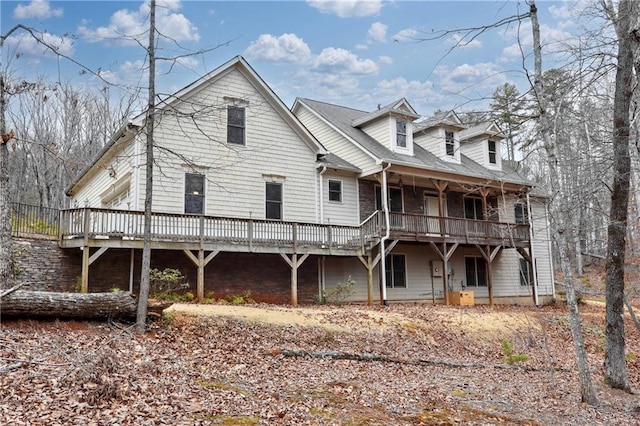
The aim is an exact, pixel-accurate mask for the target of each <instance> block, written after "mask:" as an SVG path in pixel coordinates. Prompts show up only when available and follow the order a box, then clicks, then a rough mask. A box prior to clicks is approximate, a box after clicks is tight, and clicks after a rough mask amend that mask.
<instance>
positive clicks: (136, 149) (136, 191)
mask: <svg viewBox="0 0 640 426" xmlns="http://www.w3.org/2000/svg"><path fill="white" fill-rule="evenodd" d="M133 153H134V155H133V156H134V157H135V160H134V175H133V209H132V210H134V211H138V210H140V200H139V197H140V144H139V139H138V135H136V136H134V138H133Z"/></svg>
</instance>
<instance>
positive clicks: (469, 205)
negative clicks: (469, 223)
mask: <svg viewBox="0 0 640 426" xmlns="http://www.w3.org/2000/svg"><path fill="white" fill-rule="evenodd" d="M483 217H484V215H483V214H482V200H481V199H480V198H475V197H465V198H464V218H465V219H475V220H482V219H483Z"/></svg>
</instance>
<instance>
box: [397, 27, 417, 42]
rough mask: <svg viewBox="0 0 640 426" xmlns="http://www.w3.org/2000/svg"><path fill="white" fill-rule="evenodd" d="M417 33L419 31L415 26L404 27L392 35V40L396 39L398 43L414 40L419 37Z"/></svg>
mask: <svg viewBox="0 0 640 426" xmlns="http://www.w3.org/2000/svg"><path fill="white" fill-rule="evenodd" d="M419 34H420V32H419V31H418V30H417V29H415V28H405V29H404V30H401V31H399V32H397V33H396V35H394V36H393V41H397V42H400V43H402V42H407V41H416V40H418V39H419V37H418V35H419Z"/></svg>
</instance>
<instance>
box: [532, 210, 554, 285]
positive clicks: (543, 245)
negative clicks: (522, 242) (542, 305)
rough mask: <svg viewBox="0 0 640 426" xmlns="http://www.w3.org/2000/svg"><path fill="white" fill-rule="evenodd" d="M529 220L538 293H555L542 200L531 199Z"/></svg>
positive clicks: (547, 227) (547, 225)
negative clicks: (531, 224)
mask: <svg viewBox="0 0 640 426" xmlns="http://www.w3.org/2000/svg"><path fill="white" fill-rule="evenodd" d="M531 220H532V223H533V254H534V256H535V258H536V270H537V274H538V275H537V277H538V293H539V294H540V295H548V296H551V295H555V293H554V288H553V282H554V279H553V268H552V267H553V265H552V258H551V245H550V241H549V223H548V221H547V214H546V206H545V203H544V202H543V201H541V200H535V199H531Z"/></svg>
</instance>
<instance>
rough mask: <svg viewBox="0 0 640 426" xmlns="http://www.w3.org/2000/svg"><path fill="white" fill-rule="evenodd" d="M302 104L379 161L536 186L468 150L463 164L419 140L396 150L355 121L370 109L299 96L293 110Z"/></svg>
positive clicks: (461, 161)
mask: <svg viewBox="0 0 640 426" xmlns="http://www.w3.org/2000/svg"><path fill="white" fill-rule="evenodd" d="M298 107H303V108H307V109H309V110H310V111H312V112H313V113H314V114H315V115H316V116H318V117H319V118H320V119H321V120H323V121H324V122H325V123H326V124H327V125H329V126H331V127H333V128H334V129H336V130H337V131H338V132H339V133H341V134H342V135H343V136H344V137H345V138H346V139H347V141H349V142H351V143H352V144H353V145H355V146H357V147H358V148H360V149H361V150H362V151H364V152H365V153H366V154H368V156H369V157H370V158H372V159H374V160H375V161H376V162H378V163H383V162H386V163H392V164H396V165H403V166H409V167H416V168H418V169H422V170H432V171H437V172H444V173H452V174H456V175H460V176H468V177H472V178H478V179H485V180H491V181H502V182H509V183H514V184H519V185H525V186H532V183H531V182H529V181H528V180H526V179H524V178H522V177H521V176H520V175H518V174H517V173H515V172H514V171H513V170H510V169H508V168H503V170H502V171H500V170H490V169H487V168H485V167H483V166H481V165H480V164H478V163H476V162H475V161H473V160H472V159H470V158H469V157H467V156H465V155H464V154H461V155H460V164H457V163H451V162H446V161H443V160H441V159H440V158H438V157H437V156H436V155H435V154H433V153H431V152H429V151H427V150H426V149H424V148H422V147H421V146H420V145H418V144H414V147H413V149H414V152H413V154H414V155H406V154H401V153H397V152H393V151H391V150H390V149H388V148H386V147H385V146H384V145H383V144H381V143H379V142H378V141H377V140H375V139H374V138H372V137H371V136H369V135H368V134H366V133H365V132H364V131H362V130H361V129H359V128H357V127H354V126H353V124H352V123H354V122H356V120H358V119H360V118H361V117H362V116H364V115H368V114H369V113H367V112H366V111H360V110H357V109H353V108H348V107H343V106H339V105H333V104H329V103H325V102H319V101H314V100H311V99H305V98H298V99H296V101H295V104H294V106H293V110H295V109H296V108H298Z"/></svg>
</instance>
